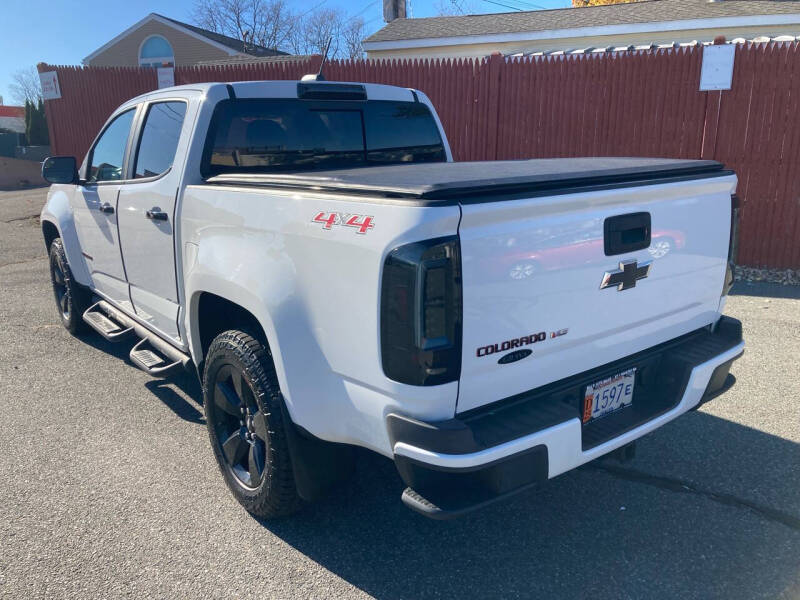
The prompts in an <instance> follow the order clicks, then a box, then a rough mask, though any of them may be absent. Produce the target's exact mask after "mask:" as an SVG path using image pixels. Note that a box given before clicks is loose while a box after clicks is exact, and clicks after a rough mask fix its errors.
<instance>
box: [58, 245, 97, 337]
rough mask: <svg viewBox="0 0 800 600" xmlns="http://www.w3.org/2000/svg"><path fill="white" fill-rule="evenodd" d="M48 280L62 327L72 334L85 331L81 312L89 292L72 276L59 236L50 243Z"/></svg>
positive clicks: (89, 298) (88, 300) (84, 307)
mask: <svg viewBox="0 0 800 600" xmlns="http://www.w3.org/2000/svg"><path fill="white" fill-rule="evenodd" d="M50 281H51V282H52V284H53V295H54V296H55V300H56V307H57V308H58V313H59V315H60V316H61V322H62V323H63V324H64V327H65V328H66V329H67V331H69V332H70V333H71V334H73V335H74V334H77V333H80V332H82V331H85V330H86V323H85V322H84V320H83V313H84V312H85V311H86V309H87V308H89V305H90V303H91V294H90V293H89V290H87V289H86V288H84V287H83V286H82V285H80V284H79V283H78V282H77V281H75V279H74V278H73V277H72V271H71V270H70V268H69V263H68V262H67V255H66V253H65V252H64V244H63V242H62V241H61V238H56V239H54V240H53V241H52V243H51V244H50Z"/></svg>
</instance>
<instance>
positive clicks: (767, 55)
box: [39, 43, 800, 269]
mask: <svg viewBox="0 0 800 600" xmlns="http://www.w3.org/2000/svg"><path fill="white" fill-rule="evenodd" d="M701 62H702V49H701V48H685V49H680V50H658V51H648V52H625V53H619V54H590V55H580V56H579V55H573V56H569V57H538V58H514V59H504V58H502V57H500V56H492V57H490V58H487V59H478V60H464V59H456V60H399V61H364V60H359V61H334V62H332V63H330V64H328V65H327V66H326V67H325V75H326V77H327V78H328V79H329V80H340V81H363V82H375V83H388V84H394V85H401V86H406V87H413V88H416V89H419V90H422V91H424V92H425V93H426V94H427V95H428V96H429V97H430V98H431V100H432V101H433V103H434V104H435V105H436V107H437V110H438V112H439V115H440V117H441V119H442V124H443V125H444V128H445V131H446V132H447V135H448V138H449V139H450V144H451V146H452V148H453V153H454V156H455V158H456V160H492V159H511V158H541V157H556V156H664V157H680V158H712V159H715V160H719V161H721V162H724V163H725V164H726V165H728V166H729V167H731V168H733V169H735V170H736V172H737V173H738V175H739V196H740V197H741V198H742V210H741V229H740V231H741V238H740V244H739V254H738V262H739V263H740V264H744V265H752V266H769V267H780V268H794V269H798V268H800V106H799V104H800V45H798V44H796V43H791V44H789V43H770V44H747V45H739V46H737V49H736V60H735V67H734V73H733V86H732V89H731V90H729V91H724V92H700V91H698V89H699V79H700V66H701ZM318 66H319V57H314V58H312V59H309V60H297V61H287V62H283V63H268V64H245V65H234V66H223V67H177V68H176V69H175V83H176V84H177V85H180V84H183V83H194V82H201V81H241V80H254V79H261V80H263V79H297V78H299V77H300V76H301V75H303V74H304V73H308V72H312V71H316V70H317V67H318ZM39 69H40V71H49V70H56V71H57V72H58V78H59V83H60V87H61V94H62V98H60V99H58V100H48V101H47V102H45V106H46V109H47V116H48V123H49V126H50V137H51V143H52V145H53V149H54V152H57V153H60V154H72V155H75V156H78V157H82V156H83V154H84V153H85V152H86V150H87V149H88V147H89V144H90V143H91V140H92V138H93V137H94V135H95V134H96V132H97V131H98V130H99V128H100V127H101V126H102V124H103V122H104V121H105V119H106V118H107V117H108V115H109V114H110V113H111V111H112V110H113V109H114V108H116V107H117V106H118V105H119V104H121V103H122V102H123V101H125V100H127V99H128V98H130V97H132V96H135V95H137V94H140V93H143V92H146V91H150V90H153V89H155V88H156V76H155V73H154V71H153V70H150V69H136V68H95V67H92V68H80V67H51V66H48V65H40V66H39Z"/></svg>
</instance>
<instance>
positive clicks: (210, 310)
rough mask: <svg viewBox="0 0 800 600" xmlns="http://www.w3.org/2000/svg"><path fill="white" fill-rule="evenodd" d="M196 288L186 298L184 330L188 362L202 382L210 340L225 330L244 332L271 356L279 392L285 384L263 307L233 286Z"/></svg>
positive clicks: (272, 330)
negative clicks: (186, 335) (192, 362)
mask: <svg viewBox="0 0 800 600" xmlns="http://www.w3.org/2000/svg"><path fill="white" fill-rule="evenodd" d="M209 283H210V282H206V285H202V286H199V287H197V288H195V289H194V290H192V291H191V293H190V294H189V295H188V296H187V297H188V303H187V304H188V307H187V308H188V310H187V319H188V321H187V323H186V330H187V332H188V337H189V349H190V352H191V356H192V360H193V361H194V364H195V365H196V366H197V372H198V376H199V377H200V380H201V381H202V376H203V367H204V363H205V357H206V353H207V352H208V348H209V346H210V345H211V342H212V341H213V339H214V338H215V337H216V336H217V335H219V334H220V333H222V332H223V331H227V330H229V329H246V330H248V331H249V332H250V333H251V334H252V335H255V336H257V337H259V338H260V340H261V341H263V342H264V343H265V344H266V345H267V347H268V349H269V352H270V354H271V356H272V361H273V364H274V365H275V372H276V375H277V376H278V383H279V385H280V387H281V390H282V391H283V392H284V394H285V393H286V389H287V383H286V375H285V370H284V368H283V361H282V357H281V353H280V347H279V343H278V339H277V332H276V331H275V328H274V326H273V322H272V319H271V318H270V316H269V314H268V312H267V310H266V306H265V305H264V303H263V302H258V300H257V299H256V298H255V297H252V294H251V293H250V292H249V291H248V290H247V289H245V288H242V287H240V286H238V285H236V284H234V283H233V282H230V281H226V282H219V283H218V285H213V284H211V285H209Z"/></svg>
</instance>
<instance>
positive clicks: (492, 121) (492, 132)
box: [486, 52, 505, 160]
mask: <svg viewBox="0 0 800 600" xmlns="http://www.w3.org/2000/svg"><path fill="white" fill-rule="evenodd" d="M504 66H505V58H503V55H502V54H500V53H499V52H493V53H492V55H491V56H490V57H489V81H488V83H489V89H488V90H486V93H487V96H488V98H487V99H488V101H489V102H488V107H487V111H486V116H487V119H488V131H487V142H488V146H489V156H488V157H487V159H486V160H497V138H498V135H497V133H498V130H499V122H500V93H501V83H502V81H501V80H502V77H503V67H504Z"/></svg>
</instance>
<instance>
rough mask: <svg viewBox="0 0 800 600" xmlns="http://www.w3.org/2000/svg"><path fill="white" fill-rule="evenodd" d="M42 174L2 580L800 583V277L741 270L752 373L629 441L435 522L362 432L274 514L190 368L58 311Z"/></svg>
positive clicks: (395, 590)
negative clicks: (511, 494)
mask: <svg viewBox="0 0 800 600" xmlns="http://www.w3.org/2000/svg"><path fill="white" fill-rule="evenodd" d="M45 194H46V191H45V190H43V189H38V190H28V191H24V192H0V511H2V514H0V597H3V598H31V597H52V598H110V597H125V596H129V597H160V598H218V597H228V598H261V599H263V598H298V597H300V598H366V597H375V598H382V599H383V598H410V599H415V598H648V599H650V598H682V599H686V598H725V599H727V600H730V599H735V598H746V599H752V598H800V369H798V357H799V356H800V288H796V287H781V286H775V285H770V284H761V285H746V284H737V287H736V294H734V295H732V296H731V297H730V299H729V301H728V305H727V310H726V312H727V313H728V314H730V315H732V316H734V317H736V318H738V319H741V320H742V321H743V323H744V330H745V339H746V342H747V351H746V352H745V355H744V356H743V358H742V359H740V360H739V361H738V362H736V363H735V364H734V367H733V371H732V372H733V373H734V375H735V376H736V377H737V379H738V382H737V384H736V386H735V387H734V388H733V389H732V390H731V391H729V392H728V393H726V394H724V395H723V396H722V397H720V398H718V399H717V400H715V401H714V402H712V403H710V404H708V405H706V406H704V407H703V408H702V409H701V410H699V411H697V412H693V413H690V414H688V415H686V416H683V417H681V418H679V419H678V420H676V421H674V422H672V423H670V424H668V425H666V426H665V427H663V428H661V429H659V430H658V431H656V432H655V433H653V434H651V435H649V436H647V437H645V438H644V439H643V440H641V441H640V442H639V443H638V446H637V455H636V458H635V459H634V460H633V461H631V462H628V463H624V464H620V463H617V462H615V461H611V460H603V461H598V462H595V463H592V464H590V465H588V466H586V467H584V468H581V469H579V470H577V471H574V472H571V473H567V474H565V475H562V476H560V477H558V478H556V479H554V480H552V481H549V482H547V483H546V484H544V485H541V486H539V487H537V488H535V489H534V490H533V491H530V492H528V493H525V494H524V495H520V496H517V497H515V498H513V499H512V500H510V501H508V502H505V503H502V504H498V505H495V506H492V507H491V508H489V509H487V510H484V511H482V512H479V513H476V514H473V515H470V516H468V517H465V518H462V519H460V520H456V521H452V522H436V521H430V520H427V519H425V518H423V517H421V516H418V515H416V514H415V513H412V512H411V511H409V510H407V509H406V508H404V506H403V505H402V504H401V503H400V494H401V492H402V490H403V485H402V483H401V481H400V479H399V477H398V476H397V474H396V472H395V470H394V467H393V465H392V464H391V462H390V461H388V460H386V459H384V458H381V457H378V456H374V455H369V454H367V453H366V452H365V453H363V455H360V456H359V460H358V467H357V470H356V473H355V476H354V477H353V479H352V480H351V481H349V482H348V483H347V484H346V485H345V486H343V487H342V488H340V489H339V490H337V491H336V492H334V493H333V494H331V495H330V496H329V497H328V498H326V499H325V500H323V501H322V502H320V503H318V504H315V505H313V506H309V507H307V508H306V509H305V510H304V511H303V512H302V513H301V514H299V515H297V516H295V517H292V518H289V519H282V520H277V521H272V522H260V521H258V520H256V519H254V518H253V517H251V516H250V515H249V514H247V513H246V512H245V511H244V510H243V509H242V508H240V506H239V505H238V504H237V503H236V502H235V501H234V500H233V498H232V497H231V495H230V494H229V493H228V491H227V489H226V488H225V485H224V483H223V480H222V477H221V476H220V475H219V473H218V471H217V467H216V464H215V463H214V460H213V456H212V453H211V449H210V447H209V444H208V437H207V434H206V431H205V425H204V418H203V409H202V406H201V404H200V393H199V386H198V385H197V384H196V383H195V382H194V381H193V379H192V377H191V376H189V375H181V376H177V377H172V378H169V379H166V380H157V379H152V378H150V377H148V376H147V375H146V374H145V373H143V372H141V371H139V370H137V369H136V368H135V367H133V366H132V365H131V363H130V362H129V361H128V359H127V355H128V352H129V350H130V347H131V344H132V342H130V343H121V344H117V345H112V344H108V343H106V342H105V341H103V340H102V339H101V338H100V337H99V336H96V335H95V336H92V335H88V336H86V337H83V338H81V339H78V338H74V337H72V336H70V335H69V334H68V333H67V332H66V331H65V330H64V329H63V327H62V326H61V324H60V322H59V320H58V318H57V314H56V309H55V304H54V301H53V296H52V293H51V290H50V282H49V275H48V270H47V260H46V258H45V250H44V245H43V243H42V240H41V234H40V229H39V224H38V220H37V218H36V217H37V215H38V213H39V211H40V209H41V206H42V204H43V202H44V198H45Z"/></svg>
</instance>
